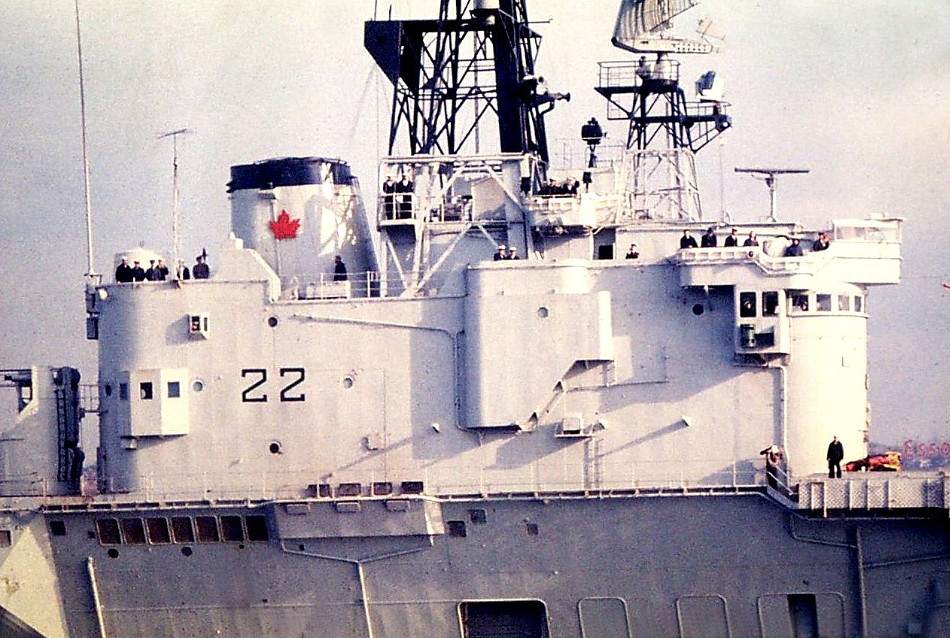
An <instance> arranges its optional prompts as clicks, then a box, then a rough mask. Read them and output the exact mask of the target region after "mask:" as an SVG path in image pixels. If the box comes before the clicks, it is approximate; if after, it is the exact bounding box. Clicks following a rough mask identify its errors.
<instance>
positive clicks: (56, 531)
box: [49, 521, 66, 536]
mask: <svg viewBox="0 0 950 638" xmlns="http://www.w3.org/2000/svg"><path fill="white" fill-rule="evenodd" d="M49 533H50V534H52V535H53V536H65V535H66V521H50V522H49Z"/></svg>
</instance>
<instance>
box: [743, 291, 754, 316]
mask: <svg viewBox="0 0 950 638" xmlns="http://www.w3.org/2000/svg"><path fill="white" fill-rule="evenodd" d="M739 316H740V317H754V316H755V293H754V292H740V293H739Z"/></svg>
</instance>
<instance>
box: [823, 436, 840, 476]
mask: <svg viewBox="0 0 950 638" xmlns="http://www.w3.org/2000/svg"><path fill="white" fill-rule="evenodd" d="M827 458H828V478H841V461H842V460H843V459H844V446H843V445H841V441H839V440H838V437H834V438H833V440H832V441H831V443H829V444H828V454H827Z"/></svg>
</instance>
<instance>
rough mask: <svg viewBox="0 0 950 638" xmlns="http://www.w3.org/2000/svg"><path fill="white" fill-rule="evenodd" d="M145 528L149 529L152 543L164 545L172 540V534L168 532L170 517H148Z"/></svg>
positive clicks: (149, 537)
mask: <svg viewBox="0 0 950 638" xmlns="http://www.w3.org/2000/svg"><path fill="white" fill-rule="evenodd" d="M145 529H146V530H147V531H148V540H150V541H151V542H152V543H155V544H158V545H163V544H165V543H170V542H172V538H171V535H170V534H169V532H168V519H165V518H146V519H145Z"/></svg>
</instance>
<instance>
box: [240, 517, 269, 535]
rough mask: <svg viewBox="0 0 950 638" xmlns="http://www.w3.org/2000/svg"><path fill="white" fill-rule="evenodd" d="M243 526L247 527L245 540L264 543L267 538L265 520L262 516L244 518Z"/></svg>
mask: <svg viewBox="0 0 950 638" xmlns="http://www.w3.org/2000/svg"><path fill="white" fill-rule="evenodd" d="M244 524H245V525H247V540H249V541H266V540H267V539H268V538H269V535H268V533H267V519H266V518H264V517H263V516H259V515H254V516H245V517H244Z"/></svg>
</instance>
